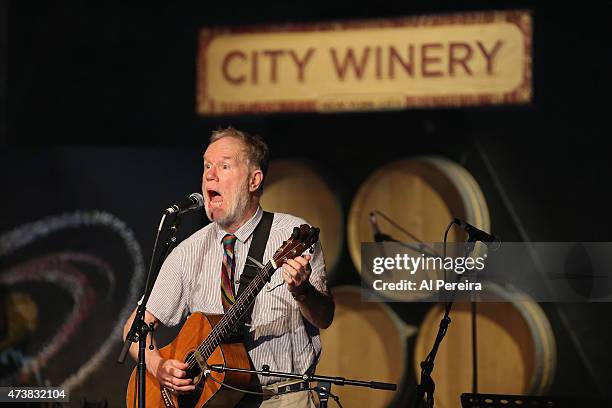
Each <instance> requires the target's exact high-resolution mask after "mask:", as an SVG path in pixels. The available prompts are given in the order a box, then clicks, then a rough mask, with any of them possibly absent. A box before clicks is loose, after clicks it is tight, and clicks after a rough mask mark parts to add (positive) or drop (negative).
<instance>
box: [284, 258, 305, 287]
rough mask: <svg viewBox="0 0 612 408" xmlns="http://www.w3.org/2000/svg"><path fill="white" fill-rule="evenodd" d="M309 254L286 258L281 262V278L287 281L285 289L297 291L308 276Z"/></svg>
mask: <svg viewBox="0 0 612 408" xmlns="http://www.w3.org/2000/svg"><path fill="white" fill-rule="evenodd" d="M310 272H311V269H310V255H304V256H298V257H296V258H295V259H288V260H287V262H285V263H284V264H283V279H284V280H285V282H286V283H287V289H289V292H291V293H299V292H300V291H302V290H303V287H301V286H302V285H303V284H304V283H306V282H308V279H309V278H310Z"/></svg>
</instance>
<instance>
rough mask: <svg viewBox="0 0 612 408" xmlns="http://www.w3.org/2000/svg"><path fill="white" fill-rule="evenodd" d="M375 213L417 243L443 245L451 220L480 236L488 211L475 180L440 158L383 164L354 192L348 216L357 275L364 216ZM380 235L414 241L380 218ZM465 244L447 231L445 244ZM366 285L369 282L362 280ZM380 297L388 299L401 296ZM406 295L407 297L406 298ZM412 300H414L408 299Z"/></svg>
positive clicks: (366, 235)
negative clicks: (461, 222) (471, 227)
mask: <svg viewBox="0 0 612 408" xmlns="http://www.w3.org/2000/svg"><path fill="white" fill-rule="evenodd" d="M374 210H378V211H380V212H382V213H383V214H385V215H386V216H388V217H389V218H391V219H392V220H393V221H394V222H395V223H397V224H398V225H399V226H401V227H402V228H404V229H406V230H407V231H409V232H410V233H411V234H413V235H414V236H415V237H416V238H418V239H419V240H421V241H423V242H428V243H433V242H443V240H444V231H445V229H446V227H447V225H448V223H449V222H450V221H451V220H452V218H453V217H458V218H461V219H463V220H465V221H467V222H468V223H470V224H472V225H474V226H476V227H477V228H480V229H482V230H484V231H489V229H490V218H489V210H488V207H487V204H486V201H485V198H484V195H483V194H482V191H481V190H480V187H479V186H478V184H477V183H476V180H474V178H473V177H472V175H471V174H470V173H468V171H467V170H466V169H465V168H463V167H462V166H460V165H459V164H457V163H455V162H452V161H450V160H448V159H445V158H442V157H434V156H423V157H415V158H411V159H404V160H399V161H395V162H392V163H389V164H387V165H385V166H383V167H381V168H379V169H378V170H376V171H374V173H372V175H370V176H369V177H368V178H367V179H366V181H365V182H364V183H363V184H362V185H361V187H360V188H359V190H358V192H357V194H356V196H355V198H354V200H353V202H352V205H351V209H350V212H349V217H348V244H349V252H350V254H351V258H352V260H353V263H354V265H355V267H356V268H357V270H358V271H359V272H361V243H362V242H373V241H374V239H373V231H372V225H371V223H370V218H369V216H370V213H371V212H372V211H374ZM377 221H378V225H379V227H380V230H381V232H383V233H385V234H388V235H391V236H392V237H393V238H395V239H397V240H400V241H402V242H406V243H414V242H416V241H415V240H414V239H413V238H411V237H410V236H407V235H406V234H404V233H403V232H402V231H401V230H400V229H399V228H397V227H396V226H394V225H393V224H392V223H390V222H388V221H387V220H386V219H385V218H383V217H382V216H377ZM462 241H465V234H464V233H463V232H460V231H458V229H456V228H451V230H450V232H449V234H448V242H462ZM362 278H363V279H364V280H365V281H366V283H367V282H368V280H371V277H369V276H365V274H364V275H363V276H362ZM390 292H393V293H385V295H386V296H389V297H390V298H392V300H406V299H403V297H404V296H406V295H405V294H404V292H401V291H390ZM411 296H412V295H411ZM412 300H414V299H412Z"/></svg>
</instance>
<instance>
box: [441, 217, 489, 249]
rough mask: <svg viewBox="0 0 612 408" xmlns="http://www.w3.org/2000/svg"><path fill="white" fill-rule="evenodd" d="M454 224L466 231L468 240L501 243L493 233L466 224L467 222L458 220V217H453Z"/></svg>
mask: <svg viewBox="0 0 612 408" xmlns="http://www.w3.org/2000/svg"><path fill="white" fill-rule="evenodd" d="M453 222H454V223H455V224H457V225H458V226H459V228H461V229H462V230H465V232H467V233H468V237H469V241H481V242H485V243H488V242H494V243H497V244H501V241H500V240H499V238H497V237H496V236H495V235H491V234H489V233H488V232H484V231H483V230H481V229H478V228H476V227H475V226H473V225H471V224H468V223H467V222H465V221H463V220H460V219H459V218H455V219H454V220H453Z"/></svg>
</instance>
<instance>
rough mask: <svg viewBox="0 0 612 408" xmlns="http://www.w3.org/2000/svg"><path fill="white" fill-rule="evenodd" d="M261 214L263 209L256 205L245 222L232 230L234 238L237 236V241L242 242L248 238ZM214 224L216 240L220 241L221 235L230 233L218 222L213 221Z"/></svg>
mask: <svg viewBox="0 0 612 408" xmlns="http://www.w3.org/2000/svg"><path fill="white" fill-rule="evenodd" d="M262 216H263V210H262V208H261V206H259V205H258V206H257V211H255V214H254V215H253V216H252V217H251V218H250V219H249V220H248V221H247V222H245V223H244V224H242V226H241V227H240V228H238V230H237V231H236V232H234V235H235V236H236V238H238V241H240V242H242V243H243V244H244V243H245V242H246V241H247V240H248V239H249V237H250V236H251V235H252V234H253V231H255V227H257V224H259V221H260V220H261V217H262ZM215 226H216V228H217V240H218V241H219V242H221V240H222V239H223V237H224V236H226V235H227V234H230V233H229V232H227V231H225V230H223V229H222V228H221V227H219V224H217V223H215Z"/></svg>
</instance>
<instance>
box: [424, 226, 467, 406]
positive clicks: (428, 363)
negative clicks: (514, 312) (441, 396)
mask: <svg viewBox="0 0 612 408" xmlns="http://www.w3.org/2000/svg"><path fill="white" fill-rule="evenodd" d="M452 224H454V222H452V223H451V225H452ZM449 227H450V225H449ZM447 231H448V230H447ZM476 241H477V239H476V237H474V236H473V235H472V234H471V233H468V239H467V241H466V243H465V250H464V255H463V256H464V258H467V257H468V256H469V254H470V252H472V251H473V249H474V244H475V242H476ZM459 277H460V275H457V280H459ZM454 298H455V292H453V293H452V295H451V299H450V301H448V302H446V305H445V308H444V316H443V317H442V319H441V321H440V327H439V328H438V334H437V335H436V339H435V341H434V345H433V347H432V349H431V351H430V352H429V354H428V355H427V357H426V358H425V360H423V361H421V364H420V366H421V383H420V384H417V386H416V387H417V395H416V398H415V399H414V404H413V406H414V407H415V408H418V407H420V405H421V403H422V402H423V397H424V396H425V394H427V399H426V400H425V406H426V407H427V408H433V406H434V398H433V394H434V391H435V389H436V384H435V382H434V380H433V378H431V373H432V371H433V369H434V360H435V359H436V355H437V353H438V348H439V347H440V344H441V343H442V340H443V339H444V336H445V335H446V332H447V330H448V326H449V324H450V323H451V318H450V316H449V315H450V311H451V309H452V307H453V302H454ZM470 303H471V315H472V316H471V319H472V392H473V393H474V394H475V393H476V390H477V388H476V387H477V374H476V369H477V367H476V338H475V336H476V322H475V319H476V304H475V302H474V301H473V299H472V298H471V296H470Z"/></svg>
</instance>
